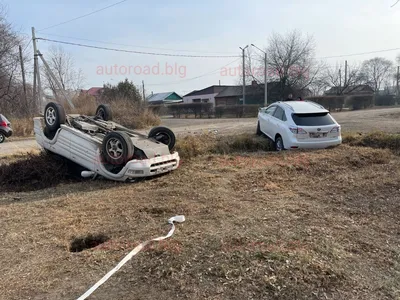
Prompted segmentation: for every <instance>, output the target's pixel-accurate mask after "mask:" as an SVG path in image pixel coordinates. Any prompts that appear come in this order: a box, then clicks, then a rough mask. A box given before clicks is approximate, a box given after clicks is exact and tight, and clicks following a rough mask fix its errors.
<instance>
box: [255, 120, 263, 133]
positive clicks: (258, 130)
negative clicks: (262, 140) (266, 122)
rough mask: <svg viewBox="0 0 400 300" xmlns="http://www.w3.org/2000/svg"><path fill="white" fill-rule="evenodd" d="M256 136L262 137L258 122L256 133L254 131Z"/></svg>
mask: <svg viewBox="0 0 400 300" xmlns="http://www.w3.org/2000/svg"><path fill="white" fill-rule="evenodd" d="M256 134H257V135H262V131H261V128H260V121H258V122H257V131H256Z"/></svg>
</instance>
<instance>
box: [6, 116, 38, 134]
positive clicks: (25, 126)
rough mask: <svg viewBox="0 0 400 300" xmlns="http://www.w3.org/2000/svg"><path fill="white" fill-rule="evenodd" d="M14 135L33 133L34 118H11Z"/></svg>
mask: <svg viewBox="0 0 400 300" xmlns="http://www.w3.org/2000/svg"><path fill="white" fill-rule="evenodd" d="M10 123H11V127H12V129H13V136H18V137H23V136H31V135H33V119H32V118H22V119H10Z"/></svg>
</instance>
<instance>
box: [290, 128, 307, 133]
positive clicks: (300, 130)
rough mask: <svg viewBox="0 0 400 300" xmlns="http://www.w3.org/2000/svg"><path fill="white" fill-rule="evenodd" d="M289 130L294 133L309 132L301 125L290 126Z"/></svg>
mask: <svg viewBox="0 0 400 300" xmlns="http://www.w3.org/2000/svg"><path fill="white" fill-rule="evenodd" d="M289 130H290V131H291V132H292V133H294V134H307V131H305V130H304V129H303V128H300V127H290V128H289Z"/></svg>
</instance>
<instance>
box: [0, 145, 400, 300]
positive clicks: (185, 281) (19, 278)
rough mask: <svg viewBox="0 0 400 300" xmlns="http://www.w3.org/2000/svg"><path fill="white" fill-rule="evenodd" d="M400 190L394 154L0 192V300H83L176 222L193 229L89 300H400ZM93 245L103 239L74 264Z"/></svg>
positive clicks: (365, 152) (313, 157)
mask: <svg viewBox="0 0 400 300" xmlns="http://www.w3.org/2000/svg"><path fill="white" fill-rule="evenodd" d="M0 163H1V162H0ZM3 163H4V161H3ZM399 180H400V157H398V156H394V155H393V154H391V152H389V150H380V149H375V150H374V149H370V148H357V147H350V146H347V145H342V146H340V147H338V148H335V149H332V150H321V151H307V152H285V153H279V154H276V153H272V152H270V153H258V154H251V155H250V154H241V155H207V156H200V157H198V158H195V159H192V160H184V161H183V163H182V165H181V167H180V169H178V170H177V171H175V172H172V173H171V174H169V175H166V176H162V177H158V178H154V179H152V180H147V181H142V182H138V183H135V184H119V183H113V182H108V181H100V180H99V181H85V182H80V183H70V184H61V185H58V186H56V187H53V188H48V189H44V190H39V191H36V192H24V193H1V194H0V243H1V246H0V249H1V250H0V251H1V256H0V265H1V269H2V280H1V281H0V290H1V291H2V292H1V293H0V299H35V300H39V299H76V298H77V297H79V296H80V295H81V294H83V293H84V292H85V291H86V290H87V289H88V288H89V287H91V286H92V285H93V284H94V283H95V282H97V280H99V279H100V278H101V277H102V276H103V275H104V274H106V273H107V272H108V271H109V270H110V269H111V268H113V267H114V266H115V265H116V263H117V262H118V261H119V260H120V259H122V258H123V257H124V255H125V254H127V253H128V252H129V251H130V250H131V249H133V248H134V247H135V246H136V245H137V244H138V243H139V242H141V241H144V240H147V239H149V238H150V237H157V236H160V235H163V234H165V233H166V232H167V231H168V230H169V226H168V225H167V224H166V221H167V219H168V218H170V217H172V216H174V215H177V214H184V215H185V216H186V219H187V220H186V222H185V223H183V224H179V225H178V226H177V230H176V232H175V235H174V236H173V237H172V238H171V239H169V240H168V241H166V242H162V243H160V244H153V245H152V246H151V247H149V248H146V249H145V250H144V251H143V252H141V253H139V254H138V255H137V256H136V257H134V258H133V259H132V261H130V262H128V263H127V264H126V265H125V266H124V267H123V268H122V269H121V270H120V271H119V272H118V273H117V274H115V275H114V276H113V277H111V279H110V280H109V281H108V282H107V283H105V284H104V285H103V286H101V287H100V288H99V289H98V290H97V291H96V292H95V293H94V295H93V296H91V297H90V299H104V300H106V299H107V300H109V299H238V300H239V299H240V300H242V299H400V250H399V249H400V248H399V246H400V231H399V228H400V202H399V200H400V199H399V191H400V186H399ZM87 234H103V235H106V236H107V237H108V238H109V240H108V241H107V242H105V243H104V244H102V245H99V246H97V247H95V248H92V249H88V250H85V251H83V252H79V253H71V252H70V251H69V245H70V243H71V241H72V239H73V238H74V237H79V236H83V235H87Z"/></svg>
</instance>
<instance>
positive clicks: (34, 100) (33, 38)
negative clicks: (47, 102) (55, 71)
mask: <svg viewBox="0 0 400 300" xmlns="http://www.w3.org/2000/svg"><path fill="white" fill-rule="evenodd" d="M32 43H33V103H35V104H36V103H37V99H36V88H37V87H36V79H37V73H38V57H37V45H36V35H35V27H32Z"/></svg>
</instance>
